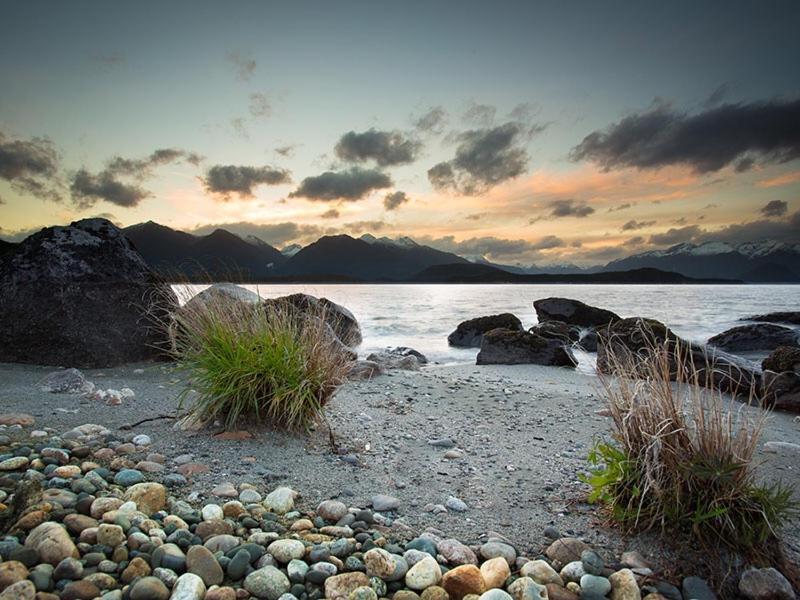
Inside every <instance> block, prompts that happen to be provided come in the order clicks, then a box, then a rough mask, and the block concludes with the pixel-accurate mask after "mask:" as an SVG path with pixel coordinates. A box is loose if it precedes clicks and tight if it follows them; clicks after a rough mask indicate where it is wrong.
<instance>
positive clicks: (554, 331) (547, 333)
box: [528, 321, 581, 344]
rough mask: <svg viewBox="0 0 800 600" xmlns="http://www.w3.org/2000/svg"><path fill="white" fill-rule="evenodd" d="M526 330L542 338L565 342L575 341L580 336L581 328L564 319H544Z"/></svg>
mask: <svg viewBox="0 0 800 600" xmlns="http://www.w3.org/2000/svg"><path fill="white" fill-rule="evenodd" d="M528 331H530V332H531V333H535V334H536V335H540V336H542V337H543V338H548V339H552V340H559V341H561V342H563V343H565V344H570V343H572V342H577V341H578V338H580V336H581V328H580V327H578V326H576V325H567V324H566V323H564V321H544V322H543V323H539V324H538V325H534V326H533V327H531V328H530V329H529V330H528Z"/></svg>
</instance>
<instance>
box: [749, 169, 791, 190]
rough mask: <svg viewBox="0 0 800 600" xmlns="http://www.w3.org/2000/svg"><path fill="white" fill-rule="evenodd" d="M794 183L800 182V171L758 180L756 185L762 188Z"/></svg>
mask: <svg viewBox="0 0 800 600" xmlns="http://www.w3.org/2000/svg"><path fill="white" fill-rule="evenodd" d="M792 183H800V171H793V172H791V173H784V174H783V175H778V176H777V177H771V178H770V179H762V180H760V181H757V182H756V185H757V186H758V187H761V188H773V187H781V186H784V185H790V184H792Z"/></svg>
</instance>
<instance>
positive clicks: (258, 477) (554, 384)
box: [0, 363, 800, 568]
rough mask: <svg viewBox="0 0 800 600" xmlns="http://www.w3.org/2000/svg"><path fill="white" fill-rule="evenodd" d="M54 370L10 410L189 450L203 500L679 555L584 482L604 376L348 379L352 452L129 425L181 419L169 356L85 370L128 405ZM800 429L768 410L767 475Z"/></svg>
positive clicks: (774, 473)
mask: <svg viewBox="0 0 800 600" xmlns="http://www.w3.org/2000/svg"><path fill="white" fill-rule="evenodd" d="M52 370H53V369H52V368H51V367H35V366H26V365H10V364H2V365H0V380H2V382H3V385H2V387H1V388H0V405H2V407H3V411H4V412H6V411H13V412H23V413H29V414H31V415H33V416H34V417H35V418H36V423H35V425H34V427H33V428H34V429H46V428H52V429H53V430H54V431H55V432H57V433H60V432H63V431H65V430H67V429H69V428H71V427H74V426H77V425H81V424H84V423H99V424H103V425H105V426H106V427H108V428H109V429H111V430H112V431H113V432H115V433H116V434H118V435H119V437H120V438H121V439H127V438H126V436H127V437H130V436H131V435H132V434H134V433H135V434H141V433H144V434H147V435H149V436H151V438H152V441H153V444H152V449H151V451H155V452H160V453H163V454H164V455H166V456H167V463H166V464H167V473H169V472H171V471H173V470H174V469H176V468H177V463H176V462H175V459H176V458H178V457H181V456H182V455H191V457H192V461H193V462H196V463H200V464H203V465H206V466H208V467H209V470H208V472H206V473H201V474H197V475H194V476H192V477H191V478H190V480H189V483H188V485H187V486H186V490H185V492H186V494H189V495H190V497H194V498H195V499H198V500H199V499H202V498H209V497H211V490H212V489H213V487H214V486H215V485H217V484H219V483H221V482H231V483H233V484H240V483H243V482H246V483H254V484H257V485H259V486H263V487H265V488H267V489H269V488H272V487H276V486H277V485H289V486H291V487H293V488H294V489H297V490H299V491H301V492H302V493H303V495H304V499H303V501H302V502H301V504H303V503H307V505H308V506H309V507H312V506H316V504H317V503H318V502H319V501H321V500H324V499H327V498H341V499H343V500H344V501H345V502H347V503H348V504H351V505H363V506H367V505H368V504H369V501H370V499H371V497H372V496H374V495H375V494H389V495H391V496H394V497H396V498H398V499H399V500H400V501H401V507H400V510H399V514H400V515H401V519H402V521H403V523H405V524H406V525H408V526H409V527H410V528H411V529H412V530H413V531H415V532H420V531H423V530H424V529H425V528H428V527H435V528H437V529H440V530H443V531H445V532H447V533H448V534H449V535H453V536H456V537H458V538H459V539H463V540H465V541H467V542H478V541H480V537H481V536H484V535H486V534H487V533H488V532H497V533H500V534H502V535H503V536H506V537H508V538H509V539H510V540H512V541H513V542H514V543H515V544H516V545H517V547H518V548H520V550H522V551H524V552H529V553H531V554H535V553H537V552H539V551H541V548H542V544H543V543H544V542H546V538H545V537H544V536H543V534H542V532H543V530H544V529H545V528H546V527H548V526H552V527H555V528H556V529H557V530H558V531H559V532H560V533H561V534H562V535H574V536H576V537H579V538H582V539H585V540H586V541H587V542H589V543H590V544H592V546H594V547H597V548H607V549H608V550H609V551H610V552H620V551H623V550H627V549H636V550H638V551H640V552H642V554H643V555H645V557H647V558H648V559H649V560H651V561H652V562H653V564H656V565H657V564H659V563H661V565H662V567H663V568H668V564H664V563H665V562H668V561H669V560H670V556H671V552H670V550H669V549H665V548H661V547H657V546H656V544H657V543H658V542H657V541H656V539H655V536H638V537H634V538H626V537H624V536H622V535H620V533H619V531H618V530H615V529H613V528H608V527H606V526H605V525H604V524H603V522H602V518H601V515H600V513H598V511H597V510H596V509H595V507H593V506H590V505H588V504H586V502H585V496H586V490H587V488H586V486H585V485H584V484H582V483H581V482H580V481H579V479H578V474H579V473H580V472H581V471H583V470H584V469H585V468H586V466H587V463H586V454H587V452H588V450H589V449H590V447H591V445H592V443H593V440H594V439H595V438H597V437H602V436H605V435H607V434H608V432H609V421H610V419H608V418H607V417H605V416H602V407H603V406H602V399H601V395H600V386H599V381H598V380H597V378H596V377H594V376H591V375H587V374H582V373H579V372H575V371H572V370H569V369H561V368H555V367H540V366H533V365H524V366H480V367H479V366H474V365H458V366H446V367H442V366H432V367H428V368H424V369H423V370H421V371H419V372H411V371H392V372H391V373H389V374H387V375H383V376H380V377H377V378H375V379H373V380H371V381H361V382H349V383H347V384H345V385H344V386H343V387H342V388H341V389H340V390H339V392H338V393H337V394H336V396H335V398H334V399H333V401H332V402H331V403H330V404H329V406H328V411H327V418H328V421H329V423H330V425H331V427H332V429H333V432H334V435H335V439H336V442H337V444H338V445H339V446H340V447H344V448H346V449H347V453H346V454H341V455H335V454H333V453H332V452H331V451H330V446H329V442H328V440H329V437H328V431H327V428H326V427H325V426H324V425H321V426H320V427H319V428H318V429H317V430H316V431H315V432H313V433H312V435H311V436H309V437H303V436H299V435H289V434H286V433H281V432H276V431H271V430H255V429H253V430H250V432H251V433H252V434H253V437H252V438H251V439H244V440H223V439H217V438H215V437H214V435H213V434H214V433H217V432H218V431H221V429H222V428H221V427H220V428H218V429H216V430H214V429H212V430H203V431H200V432H192V431H180V430H175V429H174V428H173V425H174V421H173V420H170V419H158V420H154V421H148V422H145V423H142V424H140V425H138V426H136V427H135V428H134V429H132V430H129V429H127V428H125V426H126V425H128V424H131V423H135V422H137V421H140V420H142V419H147V418H151V417H156V416H161V415H173V414H175V411H176V410H177V408H178V394H179V392H180V390H181V389H182V381H181V377H180V374H179V373H177V372H176V371H175V370H174V368H173V367H172V366H171V365H169V364H165V363H160V364H159V363H146V364H132V365H127V366H123V367H118V368H113V369H102V370H86V371H84V374H85V376H86V378H87V379H88V380H90V381H92V382H94V383H95V385H97V386H98V387H102V388H115V389H120V388H123V387H128V388H131V389H132V390H134V392H135V394H136V396H135V398H134V399H131V400H126V401H124V402H123V404H121V405H119V406H108V405H106V404H104V403H103V402H99V401H96V400H90V399H87V398H83V397H81V396H79V395H70V394H53V393H46V392H42V391H40V390H39V386H38V385H37V383H38V382H39V381H40V380H41V379H42V377H43V376H44V375H45V374H47V373H49V372H51V371H52ZM732 406H733V407H734V408H735V409H737V410H742V411H744V412H748V411H751V410H755V409H751V408H749V407H746V406H744V405H741V404H739V403H734V404H732ZM798 429H800V423H799V422H797V421H796V420H795V418H794V416H793V415H790V414H786V413H777V412H776V413H773V414H771V415H770V417H769V425H768V427H767V429H766V430H765V432H764V435H763V439H762V443H761V448H762V449H761V450H760V459H761V460H763V465H762V466H761V467H760V473H761V475H762V476H763V477H764V478H765V479H783V480H784V481H785V482H787V483H790V484H797V483H798V469H797V466H796V465H797V457H798V455H800V447H798V446H795V445H794V443H795V442H796V440H797V432H798ZM769 442H772V443H774V442H778V443H785V444H789V445H786V446H782V447H780V448H778V451H777V452H775V451H774V450H772V451H771V450H770V449H767V450H765V449H764V444H765V443H769ZM182 460H186V458H185V456H184V458H183V459H182ZM192 493H194V494H193V496H191V495H192ZM450 496H454V497H456V498H459V499H460V500H462V501H463V502H464V503H466V505H467V510H466V511H464V512H457V511H453V510H450V511H448V512H442V513H439V514H437V512H436V508H435V506H436V505H443V504H445V503H446V501H447V499H448V498H449V497H450ZM784 538H785V541H786V543H787V546H788V548H789V550H790V551H791V552H792V553H794V552H800V527H798V526H797V524H791V525H790V526H789V527H788V528H787V529H786V530H785V532H784Z"/></svg>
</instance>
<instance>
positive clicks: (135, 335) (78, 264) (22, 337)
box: [0, 219, 177, 367]
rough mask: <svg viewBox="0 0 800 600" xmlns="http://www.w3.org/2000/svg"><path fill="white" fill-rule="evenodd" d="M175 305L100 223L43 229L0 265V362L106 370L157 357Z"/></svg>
mask: <svg viewBox="0 0 800 600" xmlns="http://www.w3.org/2000/svg"><path fill="white" fill-rule="evenodd" d="M176 303H177V299H176V298H175V295H174V293H173V292H172V290H171V288H170V287H169V286H168V285H167V284H165V283H163V282H161V281H160V280H159V279H158V278H157V277H156V275H155V273H153V271H151V270H150V268H149V267H148V266H147V264H146V263H145V261H144V259H143V258H142V257H141V256H140V255H139V253H138V252H137V251H136V249H135V248H134V247H133V245H132V244H131V243H130V242H129V241H128V239H127V238H126V237H125V236H124V234H123V233H122V232H121V231H120V230H119V229H118V228H117V227H115V226H114V225H113V224H112V223H111V222H110V221H107V220H105V219H84V220H82V221H76V222H74V223H72V224H71V225H69V226H68V227H48V228H46V229H42V230H41V231H39V232H38V233H35V234H33V235H32V236H30V237H28V238H27V239H26V240H25V241H23V242H22V243H21V244H19V246H18V247H17V248H16V250H15V251H14V252H11V253H9V254H6V255H4V256H3V257H2V259H0V361H3V362H22V363H33V364H44V365H63V364H69V365H74V366H77V367H108V366H113V365H119V364H123V363H129V362H136V361H142V360H149V359H153V358H156V357H157V356H159V354H160V352H159V350H158V349H157V347H158V346H159V345H161V344H162V343H163V342H164V340H163V339H162V337H161V336H160V335H159V334H158V333H157V332H156V331H155V329H154V328H153V327H152V326H151V325H152V322H153V321H152V320H151V317H149V316H148V314H153V315H154V316H155V317H156V318H162V319H163V318H165V317H166V315H167V311H168V310H170V309H171V308H172V307H173V306H174V305H175V304H176Z"/></svg>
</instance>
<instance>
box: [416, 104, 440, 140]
mask: <svg viewBox="0 0 800 600" xmlns="http://www.w3.org/2000/svg"><path fill="white" fill-rule="evenodd" d="M446 124H447V111H445V109H444V108H443V107H441V106H434V107H432V108H430V109H429V110H428V111H427V112H426V113H424V114H422V115H420V116H418V117H416V118H414V127H415V128H416V129H417V130H418V131H422V132H425V133H433V134H436V135H438V134H441V133H442V132H443V131H444V128H445V125H446Z"/></svg>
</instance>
